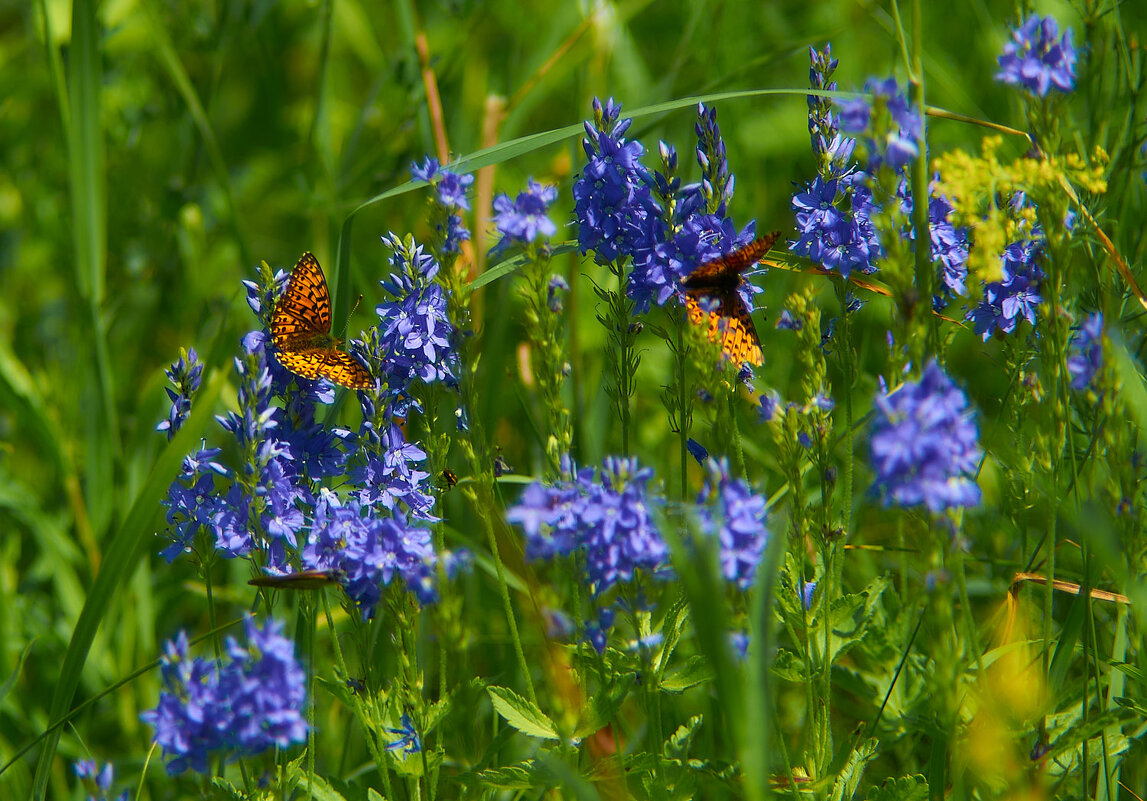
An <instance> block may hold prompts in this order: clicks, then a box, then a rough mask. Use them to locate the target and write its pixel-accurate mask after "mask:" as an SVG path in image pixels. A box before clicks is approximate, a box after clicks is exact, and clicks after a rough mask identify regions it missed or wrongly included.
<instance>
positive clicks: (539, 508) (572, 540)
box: [506, 457, 669, 596]
mask: <svg viewBox="0 0 1147 801" xmlns="http://www.w3.org/2000/svg"><path fill="white" fill-rule="evenodd" d="M652 475H653V470H651V469H650V468H641V467H639V466H638V464H637V460H636V459H618V458H614V457H609V458H607V459H606V460H605V463H604V466H603V468H602V470H601V473H600V478H599V476H598V474H597V471H596V470H595V469H593V468H584V469H582V470H579V471H578V472H577V475H576V477H575V478H574V480H573V481H565V482H561V483H560V484H558V485H557V486H553V487H547V486H545V485H544V484H541V483H538V482H534V483H533V484H531V485H530V486H529V487H527V488H526V491H525V492H524V493H523V494H522V497H521V501H520V502H519V503H518V504H517V505H515V506H513V507H511V508H510V509H509V510H508V511H507V514H506V519H507V520H509V521H510V522H511V523H517V524H519V525H521V526H522V530H523V531H524V532H525V534H526V557H527V558H529V559H535V560H537V559H554V558H556V557H559V556H567V555H569V554H572V553H574V552H577V553H579V554H580V555H581V556H582V557H583V558H584V559H585V570H586V577H587V579H588V580H589V583H590V585H591V586H592V587H593V592H594V595H595V596H596V595H601V594H602V593H604V592H607V591H608V590H609V589H611V588H612V587H613V586H615V585H616V584H618V583H619V582H625V581H631V580H632V579H633V577H634V574H635V573H636V571H638V570H644V571H648V572H649V573H652V574H654V575H657V573H658V572H659V571H660V570H662V569H663V568H664V567H666V565H667V561H666V560H667V558H668V555H669V551H668V548H667V547H666V545H665V541H664V540H663V539H662V538H661V534H660V532H659V531H658V529H657V524H656V523H655V522H654V520H653V517H652V515H651V514H650V509H649V498H648V493H647V490H646V484H647V483H648V481H649V479H650V477H652Z"/></svg>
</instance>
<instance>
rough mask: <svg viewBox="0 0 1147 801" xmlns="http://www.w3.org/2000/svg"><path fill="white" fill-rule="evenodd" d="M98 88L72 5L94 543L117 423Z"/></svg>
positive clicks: (96, 45) (77, 221)
mask: <svg viewBox="0 0 1147 801" xmlns="http://www.w3.org/2000/svg"><path fill="white" fill-rule="evenodd" d="M102 81H103V64H102V54H101V52H100V27H99V19H98V17H97V14H96V2H95V0H76V2H75V4H74V5H73V6H72V41H71V47H70V51H69V54H68V85H67V89H68V113H69V119H68V120H67V121H66V123H65V124H66V125H67V133H68V182H69V186H70V188H71V196H72V244H73V249H74V251H75V258H76V261H75V270H76V285H77V287H78V288H79V292H80V296H81V297H83V298H84V300H85V301H86V305H87V309H86V313H87V319H86V321H85V322H86V326H85V325H83V324H81V327H83V328H86V329H87V337H86V338H87V339H88V340H89V341H90V342H91V343H92V347H93V348H94V351H95V352H94V354H92V356H94V358H92V359H91V360H90V362H89V363H90V365H91V372H89V373H88V374H87V376H86V379H87V380H86V381H85V382H84V383H85V386H84V391H85V392H86V394H87V396H88V407H89V408H90V409H93V410H94V411H93V413H91V414H88V415H86V417H85V420H84V425H85V426H86V437H85V439H86V453H85V464H86V470H85V472H86V481H85V484H84V490H85V500H86V504H87V506H88V510H89V515H90V518H91V520H92V524H93V528H94V529H95V531H96V533H97V536H98V535H99V534H100V533H101V532H102V531H103V529H104V528H105V527H106V526H107V525H108V524H109V522H110V521H111V518H112V514H113V507H112V498H113V497H114V493H113V492H112V481H113V478H114V476H115V464H116V459H117V456H118V453H119V420H118V418H117V415H116V407H115V400H114V392H113V386H114V380H113V378H112V375H111V364H110V362H109V360H108V350H107V326H106V325H105V323H104V320H103V313H102V308H103V301H104V291H105V276H104V270H105V267H106V265H107V177H106V156H105V152H104V139H103V136H104V134H103V121H102V119H101V108H100V107H101V102H100V97H101V91H102V89H101V83H102Z"/></svg>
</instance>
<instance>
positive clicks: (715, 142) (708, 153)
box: [693, 103, 734, 217]
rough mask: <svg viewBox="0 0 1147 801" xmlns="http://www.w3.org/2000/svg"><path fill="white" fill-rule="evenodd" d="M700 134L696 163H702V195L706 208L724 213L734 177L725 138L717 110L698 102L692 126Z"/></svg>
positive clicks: (714, 212)
mask: <svg viewBox="0 0 1147 801" xmlns="http://www.w3.org/2000/svg"><path fill="white" fill-rule="evenodd" d="M693 130H694V133H696V134H697V151H696V155H697V163H698V164H699V165H700V166H701V186H700V192H701V197H702V199H703V200H704V201H705V210H706V211H708V212H710V213H712V214H716V215H717V216H718V217H724V216H725V213H726V212H725V209H726V206H727V204H728V202H729V201H730V200H732V198H733V187H734V177H733V175H732V173H730V172H729V158H728V155H727V154H726V150H725V139H724V137H723V136H721V128H720V126H718V125H717V109H716V108H715V107H713V106H709V107H706V106H705V104H704V103H698V104H697V122H696V124H694V126H693Z"/></svg>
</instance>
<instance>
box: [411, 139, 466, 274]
mask: <svg viewBox="0 0 1147 801" xmlns="http://www.w3.org/2000/svg"><path fill="white" fill-rule="evenodd" d="M410 175H411V177H413V178H414V179H415V180H416V181H426V182H427V183H429V184H432V185H433V186H434V196H433V200H432V204H433V205H434V206H435V208H434V210H433V211H432V213H431V215H430V217H431V223H432V224H433V226H434V235H435V241H436V242H440V243H441V247H442V252H443V253H457V252H458V251H459V249H460V248H461V244H462V243H463V242H465V241H467V240H469V239H470V231H469V230H468V229H467V228H466V225H465V223H464V222H463V220H462V215H460V214H459V213H458V212H459V211H469V210H470V201H469V200H468V199H467V197H466V193H467V192H468V191H469V190H470V186H471V185H472V184H473V183H474V176H473V175H459V174H458V173H456V172H451V171H450V170H444V169H442V168H441V166H440V165H439V163H438V159H435V158H431V157H430V156H427V157H426V160H425V161H424V162H423V163H422V164H411V165H410Z"/></svg>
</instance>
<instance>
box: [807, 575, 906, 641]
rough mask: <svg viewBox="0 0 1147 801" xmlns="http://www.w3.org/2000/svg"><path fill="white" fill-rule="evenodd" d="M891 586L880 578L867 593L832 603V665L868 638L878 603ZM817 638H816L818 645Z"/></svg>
mask: <svg viewBox="0 0 1147 801" xmlns="http://www.w3.org/2000/svg"><path fill="white" fill-rule="evenodd" d="M887 586H888V581H887V579H885V578H884V576H877V577H876V578H874V579H873V580H872V582H871V583H870V584H869V585H868V586H867V587H865V588H864V591H863V592H860V593H855V594H852V595H846V596H844V597H843V598H837V599H836V600H835V601H833V602H832V604H831V605H830V608H829V613H828V618H829V621H830V622H831V625H832V637H831V638H830V640H829V644H830V647H831V648H832V654H831V655H830V657H831V661H832V662H836V660H837V659H839V658H840V657H841V656H843V655H844V653H845V652H846V651H848V650H849V649H850V648H852V647H853V646H854V645H856V644H857V643H859V642H860V641H861V640H862V639H864V635H865V633H866V632H867V631H868V624H869V623H870V622H872V618H873V616H874V615H875V614H876V605H877V602H878V601H879V600H880V596H881V594H882V593H883V592H884V589H885V588H886V587H887ZM816 639H817V638H815V637H814V642H815V641H816Z"/></svg>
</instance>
